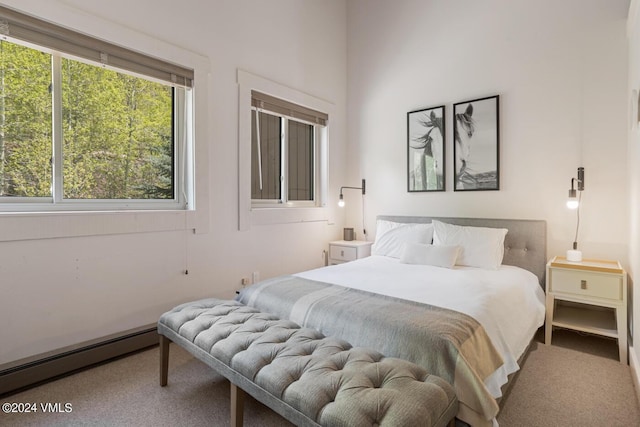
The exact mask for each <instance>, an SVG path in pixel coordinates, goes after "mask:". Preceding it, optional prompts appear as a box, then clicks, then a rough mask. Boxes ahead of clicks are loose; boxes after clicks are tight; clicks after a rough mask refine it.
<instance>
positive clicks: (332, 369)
mask: <svg viewBox="0 0 640 427" xmlns="http://www.w3.org/2000/svg"><path fill="white" fill-rule="evenodd" d="M158 333H159V334H160V385H161V386H165V385H166V384H167V373H168V372H167V371H168V360H169V343H170V342H174V343H176V344H178V345H179V346H181V347H183V348H184V349H186V350H187V351H188V352H190V353H191V354H193V355H194V356H195V357H196V358H198V359H200V360H201V361H203V362H204V363H206V364H207V365H209V366H210V367H211V368H213V369H214V370H216V371H217V372H218V373H219V374H221V375H222V376H224V377H225V378H227V379H228V380H229V381H230V383H231V425H232V426H236V425H239V426H241V425H242V412H243V411H242V402H243V398H244V393H245V392H247V393H249V394H250V395H251V396H253V397H254V398H255V399H256V400H258V401H260V402H262V403H264V404H265V405H267V406H268V407H270V408H271V409H273V410H274V411H276V412H277V413H279V414H280V415H282V416H283V417H284V418H286V419H288V420H289V421H291V422H292V423H294V424H296V425H298V426H317V425H324V426H371V425H380V426H446V425H447V424H448V423H450V422H451V423H453V421H454V417H455V414H456V413H457V410H458V400H457V398H456V396H455V393H454V391H453V387H451V386H450V385H449V384H448V383H447V382H446V381H444V380H443V379H441V378H440V377H436V376H434V375H429V374H428V373H427V372H426V371H425V370H424V369H423V368H421V367H419V366H417V365H415V364H413V363H410V362H407V361H405V360H401V359H395V358H386V357H384V356H382V355H381V354H379V353H377V352H375V351H373V350H369V349H363V348H352V347H351V345H349V344H348V343H347V342H345V341H342V340H339V339H335V338H329V337H325V336H323V335H322V334H321V333H319V332H318V331H315V330H313V329H308V328H301V327H300V326H298V325H297V324H295V323H293V322H291V321H288V320H281V319H278V318H277V317H275V316H273V315H271V314H267V313H261V312H259V311H257V310H256V309H254V308H251V307H247V306H245V305H243V304H241V303H239V302H236V301H226V300H219V299H205V300H200V301H195V302H191V303H187V304H182V305H179V306H177V307H175V308H174V309H173V310H171V311H168V312H167V313H165V314H163V315H162V316H161V317H160V320H159V321H158Z"/></svg>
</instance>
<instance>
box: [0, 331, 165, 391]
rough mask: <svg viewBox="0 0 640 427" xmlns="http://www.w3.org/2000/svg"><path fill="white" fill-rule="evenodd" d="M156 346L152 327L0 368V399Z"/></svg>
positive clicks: (104, 338) (41, 355)
mask: <svg viewBox="0 0 640 427" xmlns="http://www.w3.org/2000/svg"><path fill="white" fill-rule="evenodd" d="M157 344H158V330H157V328H156V325H155V324H153V325H146V326H143V327H140V328H136V329H131V330H129V331H124V332H121V333H119V334H113V335H109V336H107V337H102V338H98V339H96V340H92V341H89V342H84V343H81V344H78V345H74V346H70V347H65V348H62V349H59V350H56V351H53V352H49V353H44V354H40V355H37V356H33V357H30V358H27V359H22V360H19V361H16V362H13V363H11V364H7V365H3V366H0V397H3V396H5V395H8V394H13V393H16V392H18V391H21V390H24V389H26V388H29V387H33V386H35V385H38V384H40V383H42V382H44V381H47V380H51V379H54V378H56V377H60V376H63V375H66V374H69V373H72V372H74V371H78V370H81V369H84V368H87V367H89V366H92V365H95V364H98V363H101V362H105V361H108V360H110V359H114V358H117V357H120V356H124V355H126V354H128V353H133V352H135V351H138V350H142V349H144V348H147V347H151V346H154V345H157Z"/></svg>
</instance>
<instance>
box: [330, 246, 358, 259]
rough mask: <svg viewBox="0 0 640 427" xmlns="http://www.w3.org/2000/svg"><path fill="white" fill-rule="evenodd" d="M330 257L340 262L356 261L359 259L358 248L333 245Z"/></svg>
mask: <svg viewBox="0 0 640 427" xmlns="http://www.w3.org/2000/svg"><path fill="white" fill-rule="evenodd" d="M329 248H330V251H329V257H331V258H332V259H335V260H339V261H354V260H356V259H358V250H357V248H348V247H345V246H337V245H331V246H330V247H329Z"/></svg>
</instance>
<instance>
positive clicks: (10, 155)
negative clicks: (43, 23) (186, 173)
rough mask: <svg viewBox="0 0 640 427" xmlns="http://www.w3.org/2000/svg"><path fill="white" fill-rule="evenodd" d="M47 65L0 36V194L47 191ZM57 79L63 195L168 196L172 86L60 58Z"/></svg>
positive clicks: (34, 52)
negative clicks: (58, 83) (58, 77)
mask: <svg viewBox="0 0 640 427" xmlns="http://www.w3.org/2000/svg"><path fill="white" fill-rule="evenodd" d="M51 69H52V59H51V55H49V54H46V53H42V52H40V51H37V50H34V49H31V48H28V47H24V46H20V45H17V44H13V43H10V42H6V41H1V42H0V77H1V79H0V96H1V98H0V196H23V197H33V196H41V197H51V188H52V182H53V179H52V166H51V158H52V153H53V148H52V147H53V145H54V141H53V138H52V134H53V132H52V123H53V120H55V119H53V118H52V117H54V116H53V114H52V110H53V108H52V93H51V92H52V88H53V85H52V71H51ZM61 79H62V85H61V86H62V87H61V88H60V89H61V90H62V92H61V93H62V111H61V116H62V117H61V128H62V140H61V141H60V142H59V143H60V144H61V145H62V152H63V161H62V165H63V167H62V176H63V197H64V198H66V199H149V198H156V199H157V198H163V199H166V198H173V195H174V191H173V187H174V185H173V184H174V183H173V120H172V116H173V92H172V90H173V89H172V88H171V87H168V86H165V85H162V84H160V83H156V82H152V81H149V80H146V79H143V78H140V77H135V76H131V75H128V74H124V73H119V72H115V71H113V70H109V69H106V68H104V67H101V66H96V65H90V64H86V63H83V62H79V61H75V60H72V59H67V58H62V60H61ZM56 143H57V142H56Z"/></svg>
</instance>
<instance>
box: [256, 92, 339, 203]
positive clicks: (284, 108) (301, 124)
mask: <svg viewBox="0 0 640 427" xmlns="http://www.w3.org/2000/svg"><path fill="white" fill-rule="evenodd" d="M251 98H252V99H251V104H252V113H251V199H252V206H254V207H261V206H262V207H268V206H274V205H280V206H293V207H301V206H317V205H318V198H317V197H316V195H317V192H318V191H317V182H318V178H317V175H318V166H317V159H318V158H319V155H318V151H319V148H318V147H319V144H317V143H316V141H317V140H318V139H319V137H320V135H319V133H320V130H321V129H322V128H324V127H325V124H326V119H327V115H326V114H323V113H320V112H317V111H314V110H310V109H308V108H305V107H302V106H299V105H296V104H293V103H290V102H287V101H284V100H281V99H277V98H274V97H271V96H268V95H265V94H263V93H260V92H256V91H252V94H251Z"/></svg>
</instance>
